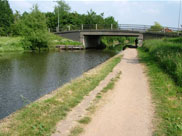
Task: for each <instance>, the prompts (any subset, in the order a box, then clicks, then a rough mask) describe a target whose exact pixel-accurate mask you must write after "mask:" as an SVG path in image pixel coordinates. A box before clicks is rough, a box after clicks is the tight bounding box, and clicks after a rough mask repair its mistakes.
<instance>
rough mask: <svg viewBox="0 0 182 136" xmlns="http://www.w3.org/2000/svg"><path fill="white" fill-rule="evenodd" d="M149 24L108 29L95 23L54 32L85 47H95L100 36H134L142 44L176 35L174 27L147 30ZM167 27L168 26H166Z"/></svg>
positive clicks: (97, 45)
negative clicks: (149, 40) (166, 30)
mask: <svg viewBox="0 0 182 136" xmlns="http://www.w3.org/2000/svg"><path fill="white" fill-rule="evenodd" d="M149 28H150V27H149V26H147V27H146V26H142V27H141V25H140V26H137V27H136V26H135V27H134V26H130V27H125V28H123V27H119V28H117V29H113V27H112V25H111V28H110V29H98V27H97V25H96V27H95V30H94V29H83V26H82V29H81V30H70V27H69V30H68V31H62V32H56V34H57V35H60V36H62V37H65V38H68V39H71V40H75V41H79V42H81V43H83V45H84V46H85V48H97V47H99V45H100V38H101V37H102V36H126V37H136V38H138V39H139V44H140V45H142V42H143V40H146V39H152V38H163V37H176V36H178V33H177V32H176V30H177V29H176V28H175V29H174V28H173V29H172V28H171V29H170V30H171V31H172V32H170V33H169V32H165V30H162V31H149ZM168 29H169V28H168Z"/></svg>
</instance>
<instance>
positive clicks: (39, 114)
mask: <svg viewBox="0 0 182 136" xmlns="http://www.w3.org/2000/svg"><path fill="white" fill-rule="evenodd" d="M120 60H121V55H119V56H115V57H113V58H111V59H109V60H108V61H106V62H105V63H103V64H101V65H100V66H98V67H96V68H94V69H93V70H90V71H89V72H87V73H85V74H83V75H82V76H81V77H80V78H77V79H75V80H74V81H72V82H71V83H68V84H66V85H64V86H63V87H62V88H59V89H57V90H56V91H55V92H54V93H53V94H52V95H51V96H49V97H47V98H45V99H41V100H39V101H36V102H34V103H32V104H30V105H28V106H26V107H25V108H23V109H21V110H20V111H17V112H16V113H15V114H13V115H12V116H10V117H9V118H8V119H6V120H4V121H2V122H1V123H0V135H3V136H7V135H8V136H16V135H18V136H36V135H39V136H45V135H51V133H53V131H55V126H56V124H57V122H59V121H60V120H62V119H64V118H65V116H66V114H67V113H68V112H69V111H70V110H71V109H72V108H73V107H75V106H76V105H78V103H80V102H81V100H82V99H83V98H84V96H86V95H88V94H89V92H90V91H92V90H93V89H94V88H95V87H96V86H97V85H98V84H99V82H100V81H102V80H103V79H104V78H105V77H106V76H107V75H108V74H109V73H110V72H111V71H112V70H113V68H114V67H115V66H116V65H117V64H118V63H119V62H120Z"/></svg>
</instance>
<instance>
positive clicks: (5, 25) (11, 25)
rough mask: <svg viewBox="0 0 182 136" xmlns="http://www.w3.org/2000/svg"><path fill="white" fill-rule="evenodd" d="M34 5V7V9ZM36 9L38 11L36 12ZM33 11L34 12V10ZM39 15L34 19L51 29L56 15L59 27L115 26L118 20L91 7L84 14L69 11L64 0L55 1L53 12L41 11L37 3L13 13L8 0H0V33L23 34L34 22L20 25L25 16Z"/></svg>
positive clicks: (25, 18) (56, 22)
mask: <svg viewBox="0 0 182 136" xmlns="http://www.w3.org/2000/svg"><path fill="white" fill-rule="evenodd" d="M35 7H36V9H35ZM35 10H37V11H38V12H36V11H35ZM34 11H35V12H34ZM33 12H34V14H35V13H36V14H39V15H41V19H43V18H44V19H43V20H40V19H39V18H34V20H35V21H39V22H40V24H42V25H45V24H46V27H47V30H48V28H50V29H51V30H55V29H56V27H57V26H58V16H59V27H60V28H59V29H60V30H61V29H66V28H67V27H68V26H72V27H76V26H81V24H84V25H93V24H98V25H99V24H100V25H103V24H104V25H106V26H110V25H111V24H113V26H115V27H117V25H118V22H117V21H116V20H115V19H114V17H113V16H110V17H106V18H105V17H104V13H101V14H97V13H96V12H95V11H93V10H92V9H91V10H89V11H88V12H87V13H86V14H79V13H77V12H71V7H70V6H69V5H68V4H67V3H66V2H65V1H64V0H60V1H57V6H55V8H54V11H53V12H46V13H42V12H41V11H40V10H39V9H38V6H37V5H34V6H33V8H32V11H31V12H30V13H28V12H24V13H23V14H20V12H19V11H15V13H13V11H12V9H11V8H10V5H9V2H8V0H0V13H1V14H0V35H1V36H7V35H22V34H24V29H26V27H27V26H30V23H31V24H32V26H31V27H33V26H34V22H33V21H31V20H30V19H29V20H30V21H31V22H30V23H29V25H22V23H23V22H27V17H29V16H31V15H32V13H33Z"/></svg>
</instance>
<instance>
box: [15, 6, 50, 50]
mask: <svg viewBox="0 0 182 136" xmlns="http://www.w3.org/2000/svg"><path fill="white" fill-rule="evenodd" d="M18 25H21V28H22V29H21V31H20V33H21V35H22V36H23V37H24V39H23V40H22V43H23V46H24V48H25V49H32V50H35V49H37V48H39V50H40V48H42V47H43V48H46V47H48V42H49V39H48V31H47V25H46V18H45V15H44V14H43V13H41V12H40V11H39V9H38V6H37V5H34V7H33V9H32V11H31V13H30V14H28V15H25V16H24V17H23V18H22V19H21V20H20V22H19V24H18Z"/></svg>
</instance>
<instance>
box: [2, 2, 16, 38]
mask: <svg viewBox="0 0 182 136" xmlns="http://www.w3.org/2000/svg"><path fill="white" fill-rule="evenodd" d="M12 23H13V11H12V10H11V8H10V6H9V2H8V1H7V0H0V35H2V36H6V35H9V34H10V29H11V24H12Z"/></svg>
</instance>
